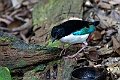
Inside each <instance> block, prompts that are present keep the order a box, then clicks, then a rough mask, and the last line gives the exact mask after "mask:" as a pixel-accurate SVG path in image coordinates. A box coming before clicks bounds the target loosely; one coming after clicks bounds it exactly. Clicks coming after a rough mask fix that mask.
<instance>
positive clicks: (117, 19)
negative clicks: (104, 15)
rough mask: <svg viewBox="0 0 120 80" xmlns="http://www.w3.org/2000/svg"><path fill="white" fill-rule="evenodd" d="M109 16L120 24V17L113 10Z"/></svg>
mask: <svg viewBox="0 0 120 80" xmlns="http://www.w3.org/2000/svg"><path fill="white" fill-rule="evenodd" d="M109 16H110V17H112V18H113V19H115V20H116V21H118V22H120V15H119V14H118V13H117V12H116V11H115V10H114V9H113V10H111V13H110V15H109Z"/></svg>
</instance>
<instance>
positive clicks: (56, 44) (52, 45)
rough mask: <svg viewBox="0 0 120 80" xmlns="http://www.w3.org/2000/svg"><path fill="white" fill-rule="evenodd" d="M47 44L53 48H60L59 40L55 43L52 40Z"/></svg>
mask: <svg viewBox="0 0 120 80" xmlns="http://www.w3.org/2000/svg"><path fill="white" fill-rule="evenodd" d="M46 44H47V46H51V47H59V45H58V44H59V41H58V40H55V41H54V42H53V43H52V41H51V39H50V40H48V41H47V42H46Z"/></svg>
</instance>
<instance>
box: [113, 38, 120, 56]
mask: <svg viewBox="0 0 120 80" xmlns="http://www.w3.org/2000/svg"><path fill="white" fill-rule="evenodd" d="M111 38H112V41H113V50H114V51H115V52H117V53H118V54H119V55H120V53H119V51H120V50H119V49H120V43H119V42H118V41H117V39H116V38H114V37H113V36H112V37H111Z"/></svg>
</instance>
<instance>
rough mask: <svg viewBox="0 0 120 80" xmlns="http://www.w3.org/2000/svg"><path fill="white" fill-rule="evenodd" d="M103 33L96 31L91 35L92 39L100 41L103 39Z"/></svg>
mask: <svg viewBox="0 0 120 80" xmlns="http://www.w3.org/2000/svg"><path fill="white" fill-rule="evenodd" d="M101 36H102V35H101V33H100V32H99V31H94V32H92V33H91V38H92V39H93V40H98V39H101Z"/></svg>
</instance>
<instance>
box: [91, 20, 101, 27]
mask: <svg viewBox="0 0 120 80" xmlns="http://www.w3.org/2000/svg"><path fill="white" fill-rule="evenodd" d="M99 23H100V21H94V22H89V25H94V26H97V25H98V24H99Z"/></svg>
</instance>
